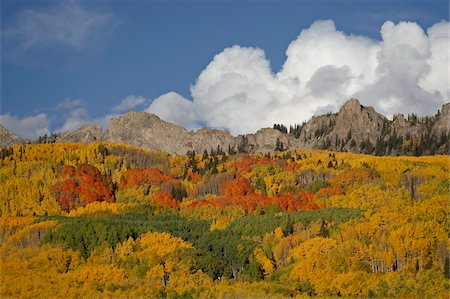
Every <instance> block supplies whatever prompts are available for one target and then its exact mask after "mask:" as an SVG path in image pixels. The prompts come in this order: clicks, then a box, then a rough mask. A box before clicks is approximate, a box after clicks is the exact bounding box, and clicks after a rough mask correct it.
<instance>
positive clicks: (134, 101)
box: [112, 95, 148, 112]
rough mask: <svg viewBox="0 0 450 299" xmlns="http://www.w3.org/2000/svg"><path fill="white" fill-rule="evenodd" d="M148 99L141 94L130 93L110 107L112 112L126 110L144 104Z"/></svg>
mask: <svg viewBox="0 0 450 299" xmlns="http://www.w3.org/2000/svg"><path fill="white" fill-rule="evenodd" d="M147 102H148V100H147V99H146V98H144V97H142V96H134V95H130V96H127V97H126V98H124V99H123V100H122V101H121V102H120V103H119V104H117V105H116V106H114V107H113V108H112V111H114V112H126V111H128V110H131V109H134V108H136V107H139V106H142V105H144V104H146V103H147Z"/></svg>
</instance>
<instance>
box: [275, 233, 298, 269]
mask: <svg viewBox="0 0 450 299" xmlns="http://www.w3.org/2000/svg"><path fill="white" fill-rule="evenodd" d="M301 242H303V238H302V237H301V236H300V235H299V234H294V235H290V236H287V237H285V238H282V239H280V241H279V242H278V243H277V244H276V245H275V246H274V247H273V249H272V254H273V259H274V260H275V263H276V265H277V268H281V267H283V266H286V265H287V264H288V262H289V257H290V251H291V250H292V249H293V248H295V247H296V246H298V245H299V244H300V243H301Z"/></svg>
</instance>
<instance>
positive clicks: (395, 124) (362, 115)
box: [299, 99, 450, 155]
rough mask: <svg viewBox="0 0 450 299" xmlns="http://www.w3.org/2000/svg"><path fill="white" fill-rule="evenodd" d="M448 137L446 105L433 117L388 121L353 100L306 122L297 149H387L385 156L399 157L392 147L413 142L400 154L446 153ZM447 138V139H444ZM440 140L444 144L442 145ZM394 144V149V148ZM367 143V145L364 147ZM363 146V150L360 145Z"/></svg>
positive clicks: (449, 114)
mask: <svg viewBox="0 0 450 299" xmlns="http://www.w3.org/2000/svg"><path fill="white" fill-rule="evenodd" d="M449 133H450V103H447V104H445V105H443V106H442V109H441V112H440V113H438V114H437V115H435V116H426V117H417V116H415V115H410V116H408V119H405V117H404V116H403V115H402V114H398V115H396V116H394V118H393V120H392V121H391V120H388V119H387V118H386V117H384V116H383V115H381V114H379V113H377V112H376V111H375V110H374V109H373V108H372V107H366V106H363V105H361V104H360V103H359V101H358V100H357V99H350V100H348V101H347V102H346V103H345V104H344V105H343V106H342V107H341V108H340V110H339V112H338V113H334V114H327V115H322V116H318V117H313V118H312V119H311V120H309V121H308V122H306V123H305V124H304V125H303V127H302V131H301V134H300V137H299V139H300V146H301V147H307V148H322V149H329V150H338V151H339V150H340V151H351V152H357V153H359V152H365V153H374V152H375V150H376V148H377V146H378V149H379V150H383V149H385V148H390V147H391V145H392V144H394V146H393V147H394V149H389V150H388V151H387V152H386V153H387V154H392V155H394V154H399V152H398V151H397V150H396V149H395V147H396V146H397V145H398V144H399V143H400V144H403V142H405V141H408V140H414V142H411V143H414V144H418V146H417V147H414V146H412V147H411V148H410V149H406V152H405V151H403V152H402V153H403V154H430V153H447V152H446V148H448V147H449V145H448V143H449V141H448V140H447V141H445V139H446V138H447V139H448V136H449ZM445 136H447V137H445ZM443 140H444V142H443ZM395 141H396V142H397V145H395ZM367 142H369V143H370V145H368V144H367ZM363 143H364V144H365V146H364V147H362V146H361V144H363Z"/></svg>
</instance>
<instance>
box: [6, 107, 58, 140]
mask: <svg viewBox="0 0 450 299" xmlns="http://www.w3.org/2000/svg"><path fill="white" fill-rule="evenodd" d="M0 124H2V125H3V126H4V127H6V128H7V129H8V130H10V131H12V132H14V133H15V134H17V135H19V136H20V137H23V138H28V139H35V138H37V137H39V136H42V135H45V134H50V120H49V118H48V116H47V114H45V113H41V114H38V115H36V116H28V117H23V118H20V117H17V116H13V115H10V114H9V113H6V114H2V115H0Z"/></svg>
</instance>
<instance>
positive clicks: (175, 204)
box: [153, 192, 180, 209]
mask: <svg viewBox="0 0 450 299" xmlns="http://www.w3.org/2000/svg"><path fill="white" fill-rule="evenodd" d="M153 203H154V204H156V205H160V206H165V207H169V208H173V209H179V208H180V202H179V201H177V200H176V199H175V198H173V197H172V195H170V194H169V193H167V192H158V193H156V195H155V199H154V201H153Z"/></svg>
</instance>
